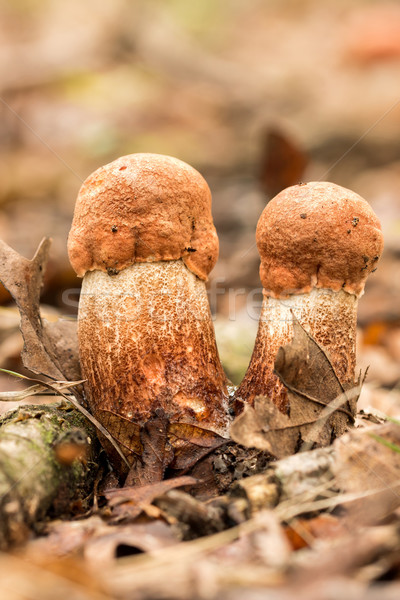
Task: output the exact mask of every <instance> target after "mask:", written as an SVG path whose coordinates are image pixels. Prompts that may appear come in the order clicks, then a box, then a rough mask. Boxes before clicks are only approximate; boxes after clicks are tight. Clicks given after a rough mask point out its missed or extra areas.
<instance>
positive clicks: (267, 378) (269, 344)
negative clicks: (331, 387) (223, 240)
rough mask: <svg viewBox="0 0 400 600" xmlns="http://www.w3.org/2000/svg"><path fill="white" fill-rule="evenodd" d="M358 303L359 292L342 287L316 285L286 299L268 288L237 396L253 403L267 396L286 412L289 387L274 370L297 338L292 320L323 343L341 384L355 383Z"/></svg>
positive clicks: (322, 345) (321, 344)
mask: <svg viewBox="0 0 400 600" xmlns="http://www.w3.org/2000/svg"><path fill="white" fill-rule="evenodd" d="M357 304H358V298H357V296H356V295H354V294H349V293H348V292H345V291H343V290H340V291H339V292H334V291H332V290H329V289H324V288H314V289H312V290H311V291H310V292H309V293H307V294H293V295H291V296H288V297H287V298H272V297H271V296H269V295H267V294H265V292H264V299H263V305H262V309H261V315H260V321H259V325H258V332H257V338H256V342H255V346H254V350H253V354H252V357H251V360H250V364H249V367H248V369H247V372H246V375H245V377H244V379H243V381H242V383H241V384H240V386H239V388H238V390H237V392H236V398H238V399H241V400H244V401H247V402H249V403H250V404H252V403H253V401H254V398H255V397H256V396H259V395H265V396H267V397H268V398H270V399H271V400H272V402H273V403H274V404H275V405H276V406H277V407H278V408H279V409H280V410H282V411H283V412H285V411H286V410H287V408H288V405H287V390H286V388H285V386H284V385H283V384H282V383H281V381H280V380H279V378H278V377H277V376H276V375H275V374H274V362H275V357H276V354H277V352H278V350H279V348H280V347H281V346H284V345H285V344H288V343H289V342H290V341H291V339H292V337H293V320H294V319H297V320H298V321H299V322H300V323H301V325H302V326H303V327H304V328H305V329H306V330H307V331H308V332H309V333H310V335H311V336H312V337H313V338H314V339H315V341H316V342H317V343H318V344H320V346H321V347H323V349H324V351H325V352H326V353H327V355H328V357H329V359H330V361H331V363H332V366H333V367H334V369H335V372H336V374H337V376H338V379H339V380H340V382H341V383H342V385H344V386H345V387H346V386H351V385H352V384H353V383H354V374H355V363H356V353H355V350H356V324H357ZM321 385H323V382H321Z"/></svg>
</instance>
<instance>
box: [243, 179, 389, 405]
mask: <svg viewBox="0 0 400 600" xmlns="http://www.w3.org/2000/svg"><path fill="white" fill-rule="evenodd" d="M257 246H258V250H259V253H260V257H261V266H260V278H261V282H262V285H263V305H262V310H261V316H260V321H259V327H258V333H257V338H256V342H255V347H254V350H253V355H252V357H251V361H250V364H249V367H248V370H247V373H246V375H245V377H244V379H243V381H242V383H241V384H240V386H239V388H238V390H237V392H236V398H237V399H241V400H243V401H246V402H249V403H251V404H252V403H253V401H254V398H255V397H256V396H258V395H265V396H267V397H269V398H270V399H271V400H272V401H273V403H274V404H275V405H276V406H277V407H278V408H279V409H281V410H282V411H283V412H285V411H286V410H287V408H288V406H287V392H286V389H285V387H284V386H283V385H282V384H281V382H280V381H279V379H278V377H277V376H276V375H275V374H274V372H273V370H274V361H275V357H276V354H277V352H278V349H279V347H280V346H283V345H285V344H287V343H288V342H290V340H291V338H292V336H293V319H294V318H297V319H298V320H299V322H300V323H301V324H302V325H303V326H304V327H305V328H306V329H307V330H308V332H309V333H310V334H311V335H312V336H313V337H314V339H315V340H316V341H317V343H319V345H320V346H322V347H323V348H324V350H325V351H326V352H327V354H328V356H329V358H330V360H331V363H332V365H333V367H334V369H335V371H336V374H337V376H338V379H339V381H340V382H341V383H342V385H343V386H344V387H345V388H348V387H350V386H351V385H352V384H353V383H354V374H355V361H356V356H355V344H356V322H357V303H358V298H359V297H360V296H361V295H362V294H363V291H364V285H365V282H366V279H367V277H368V275H369V274H370V273H371V272H372V271H373V270H374V269H375V267H376V265H377V261H378V260H379V257H380V255H381V253H382V250H383V237H382V232H381V226H380V223H379V220H378V218H377V217H376V215H375V213H374V212H373V210H372V209H371V207H370V206H369V204H368V203H367V202H366V200H364V199H363V198H361V197H360V196H359V195H358V194H356V193H354V192H352V191H350V190H348V189H345V188H343V187H340V186H339V185H335V184H333V183H326V182H310V183H307V184H299V185H295V186H292V187H289V188H287V189H285V190H283V191H282V192H280V193H279V194H278V195H277V196H276V197H275V198H274V199H273V200H271V201H270V202H269V203H268V204H267V206H266V207H265V209H264V211H263V213H262V215H261V217H260V220H259V222H258V226H257Z"/></svg>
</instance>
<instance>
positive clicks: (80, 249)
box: [68, 154, 228, 448]
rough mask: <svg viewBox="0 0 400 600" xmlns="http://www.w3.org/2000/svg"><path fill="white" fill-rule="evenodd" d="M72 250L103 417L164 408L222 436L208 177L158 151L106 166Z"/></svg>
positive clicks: (93, 178)
mask: <svg viewBox="0 0 400 600" xmlns="http://www.w3.org/2000/svg"><path fill="white" fill-rule="evenodd" d="M68 251H69V257H70V261H71V264H72V266H73V268H74V269H75V271H76V273H77V275H78V276H79V277H83V284H82V291H81V298H80V302H79V315H78V336H79V351H80V360H81V365H82V373H83V377H84V378H85V379H86V380H87V381H86V383H85V390H86V395H87V398H88V402H89V405H90V407H91V409H92V412H93V414H94V415H95V416H96V417H97V418H98V420H99V421H100V422H101V423H102V424H103V425H105V426H106V428H107V427H108V425H109V423H110V419H112V418H114V417H115V416H118V417H120V418H122V419H124V420H125V422H128V421H129V422H131V423H134V424H136V425H138V426H141V425H143V424H144V423H145V422H146V421H147V420H149V419H151V418H152V417H153V416H154V414H155V412H156V411H157V410H162V411H163V413H164V414H165V415H166V416H167V418H168V419H169V421H171V422H177V423H186V424H189V425H195V426H196V427H199V428H201V429H205V430H207V431H211V432H215V433H216V434H218V435H221V436H224V435H226V434H227V427H228V417H227V396H228V394H227V387H226V385H227V380H226V377H225V375H224V372H223V369H222V366H221V363H220V360H219V356H218V351H217V347H216V342H215V336H214V328H213V324H212V319H211V314H210V309H209V304H208V298H207V292H206V287H205V281H206V280H207V276H208V274H209V272H210V271H211V269H212V268H213V266H214V264H215V262H216V260H217V256H218V238H217V235H216V232H215V228H214V225H213V221H212V215H211V193H210V190H209V187H208V185H207V183H206V181H205V180H204V179H203V177H202V176H201V175H200V173H198V172H197V171H196V170H195V169H193V168H192V167H190V166H189V165H187V164H186V163H184V162H182V161H180V160H178V159H175V158H172V157H169V156H162V155H157V154H132V155H129V156H123V157H121V158H119V159H117V160H115V161H114V162H112V163H110V164H108V165H105V166H103V167H101V168H99V169H98V170H97V171H95V172H94V173H93V174H92V175H90V176H89V177H88V179H87V180H86V181H85V182H84V184H83V185H82V187H81V190H80V192H79V195H78V199H77V202H76V206H75V213H74V218H73V223H72V228H71V231H70V234H69V239H68ZM116 437H118V436H116ZM122 438H123V436H122V437H120V442H121V443H122V445H124V442H123V441H121V440H122ZM133 446H135V443H134V442H133ZM131 448H132V446H131Z"/></svg>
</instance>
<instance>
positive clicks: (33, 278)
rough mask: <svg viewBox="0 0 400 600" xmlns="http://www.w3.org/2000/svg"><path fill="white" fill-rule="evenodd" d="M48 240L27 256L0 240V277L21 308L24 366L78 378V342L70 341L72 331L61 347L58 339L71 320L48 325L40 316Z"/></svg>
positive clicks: (54, 374) (52, 374)
mask: <svg viewBox="0 0 400 600" xmlns="http://www.w3.org/2000/svg"><path fill="white" fill-rule="evenodd" d="M50 244H51V240H50V238H44V239H43V240H42V241H41V243H40V245H39V248H38V249H37V251H36V254H35V256H34V257H33V258H32V260H28V259H27V258H24V257H23V256H21V255H20V254H18V252H16V251H15V250H13V249H12V248H10V246H8V245H7V244H6V243H5V242H3V241H2V240H0V281H1V282H2V283H3V285H4V287H5V288H7V290H8V291H9V292H10V294H11V295H12V297H13V298H14V300H15V302H16V304H17V306H18V309H19V312H20V316H21V324H20V329H21V333H22V337H23V339H24V349H23V351H22V361H23V363H24V366H25V367H26V368H27V369H29V370H30V371H32V372H33V373H37V374H43V375H46V376H47V377H50V378H52V379H56V380H61V379H63V380H65V379H69V375H70V374H73V377H72V378H73V379H81V375H80V369H79V360H78V354H77V345H76V344H73V343H71V335H69V341H68V342H67V343H66V344H65V346H64V347H63V344H62V342H61V341H60V340H63V339H64V338H65V334H66V330H67V329H72V328H73V324H68V325H67V324H66V323H69V322H67V321H58V322H56V323H52V324H51V326H50V324H47V325H46V326H43V322H42V319H41V316H40V308H39V306H40V292H41V288H42V282H43V275H44V270H45V267H46V263H47V259H48V253H49V248H50ZM57 331H59V335H58V338H56V332H57ZM49 333H51V335H52V339H50V337H49Z"/></svg>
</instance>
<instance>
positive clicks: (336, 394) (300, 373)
mask: <svg viewBox="0 0 400 600" xmlns="http://www.w3.org/2000/svg"><path fill="white" fill-rule="evenodd" d="M293 329H294V335H293V339H292V341H291V343H290V344H288V345H286V346H284V347H281V348H280V349H279V351H278V354H277V357H276V360H275V373H276V374H277V375H278V376H279V378H280V380H281V381H282V383H283V384H284V385H285V387H286V388H287V390H288V399H289V414H288V415H285V414H283V413H282V412H280V411H279V410H278V409H277V408H276V406H275V405H274V404H273V403H272V402H271V401H270V400H269V399H268V398H266V397H263V396H259V397H258V398H256V399H255V402H254V408H252V407H251V406H249V405H247V406H246V408H245V410H244V411H243V413H242V414H241V415H240V416H239V417H238V418H237V419H236V420H235V421H234V423H233V425H232V427H231V436H232V438H233V439H234V441H235V442H237V443H239V444H243V445H245V446H248V447H255V448H259V449H260V450H267V451H268V452H270V453H271V454H272V455H273V456H275V457H277V458H283V457H284V456H289V455H290V454H293V453H294V452H296V451H297V450H299V449H300V448H302V449H304V447H303V444H306V446H307V447H309V446H318V447H320V446H326V445H328V444H330V443H331V441H332V440H333V439H335V438H336V437H338V436H340V435H342V434H343V433H344V432H345V431H346V430H347V429H348V427H349V426H350V425H352V424H353V422H354V416H355V412H356V403H357V398H358V396H359V394H360V390H361V384H360V382H358V383H357V385H356V386H355V387H354V388H351V389H348V390H345V389H344V387H343V386H342V384H341V383H340V381H339V379H338V377H337V375H336V373H335V370H334V368H333V366H332V364H331V362H330V360H329V357H328V356H327V354H326V353H325V352H324V350H323V349H322V348H321V347H320V346H319V345H318V344H317V343H316V342H315V340H314V339H313V338H312V337H311V336H310V335H309V334H308V333H307V332H306V331H305V329H304V328H303V327H302V326H301V325H300V323H299V322H298V321H295V323H294V326H293Z"/></svg>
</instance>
